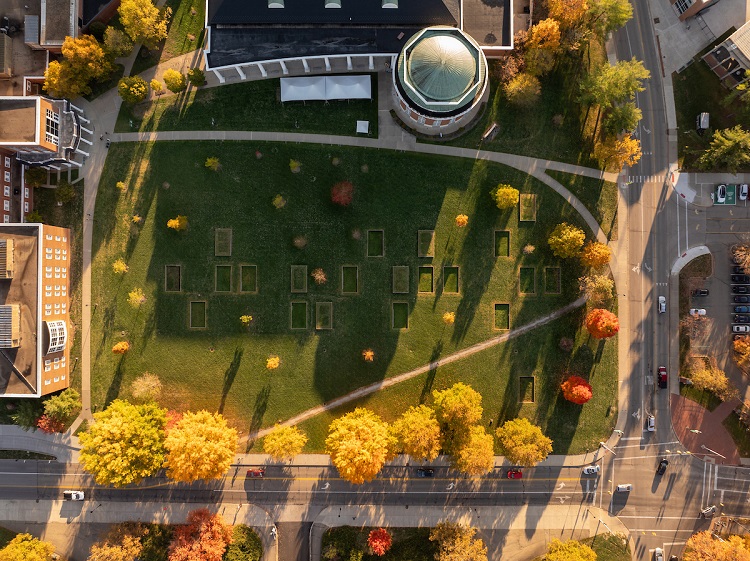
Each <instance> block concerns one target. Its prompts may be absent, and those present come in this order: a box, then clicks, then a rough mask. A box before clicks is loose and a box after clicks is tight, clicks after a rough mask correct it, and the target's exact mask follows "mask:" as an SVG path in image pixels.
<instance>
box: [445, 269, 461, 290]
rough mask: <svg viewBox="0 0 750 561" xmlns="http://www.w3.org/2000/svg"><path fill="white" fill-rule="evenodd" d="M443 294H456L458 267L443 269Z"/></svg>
mask: <svg viewBox="0 0 750 561" xmlns="http://www.w3.org/2000/svg"><path fill="white" fill-rule="evenodd" d="M443 292H444V293H448V294H458V267H455V266H445V267H443Z"/></svg>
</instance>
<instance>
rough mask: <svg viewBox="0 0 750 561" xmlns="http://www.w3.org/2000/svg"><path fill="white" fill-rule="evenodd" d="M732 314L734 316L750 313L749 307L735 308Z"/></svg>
mask: <svg viewBox="0 0 750 561" xmlns="http://www.w3.org/2000/svg"><path fill="white" fill-rule="evenodd" d="M734 313H735V314H748V313H750V306H735V307H734Z"/></svg>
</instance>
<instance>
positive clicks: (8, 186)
mask: <svg viewBox="0 0 750 561" xmlns="http://www.w3.org/2000/svg"><path fill="white" fill-rule="evenodd" d="M3 195H5V196H6V197H10V185H6V186H5V187H3Z"/></svg>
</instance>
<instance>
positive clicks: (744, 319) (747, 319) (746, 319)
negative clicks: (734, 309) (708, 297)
mask: <svg viewBox="0 0 750 561" xmlns="http://www.w3.org/2000/svg"><path fill="white" fill-rule="evenodd" d="M734 323H750V316H746V315H741V314H735V315H734Z"/></svg>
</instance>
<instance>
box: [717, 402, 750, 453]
mask: <svg viewBox="0 0 750 561" xmlns="http://www.w3.org/2000/svg"><path fill="white" fill-rule="evenodd" d="M722 425H724V428H726V429H727V430H728V431H729V434H731V435H732V439H733V440H734V443H735V444H736V445H737V450H738V451H739V453H740V456H741V457H743V458H750V434H748V430H747V426H745V425H744V424H743V423H742V421H740V418H739V416H738V415H737V413H734V412H733V413H731V414H730V415H729V416H728V417H727V418H726V419H724V421H723V422H722Z"/></svg>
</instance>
